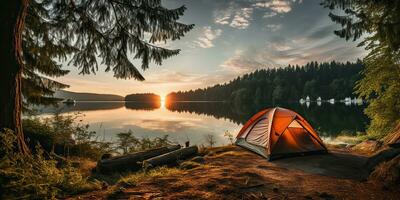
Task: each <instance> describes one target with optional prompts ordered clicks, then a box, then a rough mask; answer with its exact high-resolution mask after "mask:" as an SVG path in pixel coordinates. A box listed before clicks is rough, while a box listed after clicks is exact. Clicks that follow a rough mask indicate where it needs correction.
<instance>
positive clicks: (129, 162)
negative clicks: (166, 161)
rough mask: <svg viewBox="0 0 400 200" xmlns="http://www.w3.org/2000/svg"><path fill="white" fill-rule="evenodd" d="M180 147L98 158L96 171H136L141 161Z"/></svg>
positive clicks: (140, 165)
mask: <svg viewBox="0 0 400 200" xmlns="http://www.w3.org/2000/svg"><path fill="white" fill-rule="evenodd" d="M180 148H181V146H180V145H173V146H168V147H161V148H157V149H151V150H148V151H141V152H137V153H132V154H128V155H123V156H118V157H111V158H109V159H104V160H100V161H98V162H97V171H98V172H100V173H103V174H109V173H113V172H122V171H137V170H140V169H141V168H142V161H144V160H146V159H149V158H152V157H155V156H158V155H162V154H165V153H168V152H171V151H175V150H178V149H180Z"/></svg>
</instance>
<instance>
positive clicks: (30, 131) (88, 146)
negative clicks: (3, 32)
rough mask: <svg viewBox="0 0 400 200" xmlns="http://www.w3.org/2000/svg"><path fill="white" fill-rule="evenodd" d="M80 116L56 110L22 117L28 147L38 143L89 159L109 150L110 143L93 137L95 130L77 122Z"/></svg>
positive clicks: (58, 151) (57, 151) (33, 146)
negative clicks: (52, 114)
mask: <svg viewBox="0 0 400 200" xmlns="http://www.w3.org/2000/svg"><path fill="white" fill-rule="evenodd" d="M79 117H80V116H79V115H78V114H75V115H58V114H55V115H54V116H52V117H47V118H39V117H31V118H25V119H24V120H23V128H24V133H25V137H26V140H27V141H29V142H28V144H29V146H30V148H31V149H34V148H35V145H36V144H38V143H40V145H41V146H42V147H43V149H44V150H46V151H48V152H50V151H51V152H55V153H56V154H59V155H64V156H78V157H85V158H90V159H92V160H98V159H99V158H100V157H101V155H103V154H104V153H109V152H111V151H112V148H111V143H110V142H99V141H96V140H95V139H96V138H95V137H96V132H94V131H89V125H86V124H82V123H80V122H77V120H78V118H79Z"/></svg>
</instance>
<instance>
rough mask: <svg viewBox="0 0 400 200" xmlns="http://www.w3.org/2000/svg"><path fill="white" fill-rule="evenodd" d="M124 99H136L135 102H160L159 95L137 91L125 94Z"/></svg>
mask: <svg viewBox="0 0 400 200" xmlns="http://www.w3.org/2000/svg"><path fill="white" fill-rule="evenodd" d="M125 101H136V102H160V101H161V97H160V95H157V94H154V93H137V94H129V95H126V96H125Z"/></svg>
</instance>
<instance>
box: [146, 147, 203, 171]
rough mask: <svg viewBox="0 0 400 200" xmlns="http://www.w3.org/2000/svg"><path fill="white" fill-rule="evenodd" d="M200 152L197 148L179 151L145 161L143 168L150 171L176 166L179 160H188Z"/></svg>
mask: <svg viewBox="0 0 400 200" xmlns="http://www.w3.org/2000/svg"><path fill="white" fill-rule="evenodd" d="M198 152H199V150H198V148H197V146H191V147H186V148H183V149H178V150H175V151H172V152H169V153H166V154H162V155H159V156H156V157H153V158H150V159H147V160H145V161H143V168H144V169H149V168H153V167H158V166H163V165H174V164H176V163H177V162H178V161H179V160H184V159H186V158H189V157H193V156H195V155H197V153H198Z"/></svg>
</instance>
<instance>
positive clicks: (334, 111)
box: [37, 102, 368, 145]
mask: <svg viewBox="0 0 400 200" xmlns="http://www.w3.org/2000/svg"><path fill="white" fill-rule="evenodd" d="M274 106H280V107H284V108H289V109H292V110H294V111H296V112H298V113H299V114H300V115H302V116H303V117H304V118H306V119H307V120H308V121H309V122H310V123H311V125H312V126H313V127H314V128H315V129H316V130H317V132H318V133H319V134H320V136H321V137H322V139H323V140H330V139H332V138H334V137H335V136H337V135H339V134H341V133H346V134H357V132H362V131H364V130H365V125H366V124H367V123H368V119H367V117H366V116H365V115H364V114H363V108H364V107H362V106H356V105H345V104H343V103H336V104H334V105H332V104H329V103H322V105H317V103H311V105H309V106H306V105H300V104H299V103H287V104H280V105H274ZM268 107H273V106H270V105H267V104H266V105H258V106H255V105H240V106H238V105H232V104H229V103H224V102H174V103H170V104H167V105H166V104H165V102H161V103H159V102H157V103H139V102H76V103H75V104H74V105H66V104H59V106H58V107H54V106H51V107H41V108H37V110H38V112H39V113H40V115H41V116H42V117H46V116H50V115H52V113H61V114H63V115H64V114H65V115H73V114H76V113H80V115H81V117H80V119H81V120H82V121H81V123H84V124H89V125H90V130H92V131H96V133H97V136H98V137H97V139H98V140H105V141H113V140H115V139H116V134H117V133H119V132H125V131H128V130H132V131H133V133H134V134H135V136H137V137H149V138H154V137H160V136H164V135H168V136H169V139H170V140H171V141H173V142H177V143H181V144H182V143H184V142H185V141H187V140H189V141H190V143H191V144H205V143H206V141H207V140H206V137H207V135H213V136H214V139H215V140H216V142H217V143H216V145H223V144H227V143H229V140H228V138H227V137H225V136H224V133H225V132H226V131H229V132H230V133H232V134H233V135H234V136H236V134H237V133H238V131H239V130H240V128H241V127H242V124H243V123H245V122H246V121H247V119H249V118H250V117H251V116H252V115H253V114H255V113H256V112H258V111H260V110H262V109H263V108H268Z"/></svg>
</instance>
